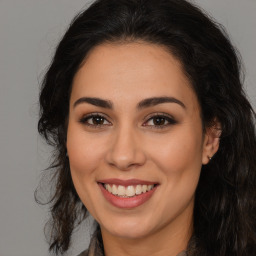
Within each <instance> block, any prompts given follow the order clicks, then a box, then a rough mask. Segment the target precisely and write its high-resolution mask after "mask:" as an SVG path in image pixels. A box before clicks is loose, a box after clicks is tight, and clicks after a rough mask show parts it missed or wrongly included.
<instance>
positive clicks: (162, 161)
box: [151, 129, 202, 175]
mask: <svg viewBox="0 0 256 256" xmlns="http://www.w3.org/2000/svg"><path fill="white" fill-rule="evenodd" d="M201 137H202V136H201V134H199V133H197V132H196V131H195V132H192V131H190V132H187V131H186V129H185V130H184V131H180V132H177V133H175V134H173V135H172V134H170V135H169V136H168V137H166V138H164V140H159V139H158V140H156V141H155V142H154V150H152V152H151V157H152V158H153V159H154V162H156V163H157V164H158V165H159V166H161V167H162V168H161V169H163V170H165V171H167V172H170V173H177V174H180V175H181V174H182V173H183V172H185V171H189V170H192V169H195V168H196V169H198V168H199V169H201V158H202V146H201V144H202V139H201Z"/></svg>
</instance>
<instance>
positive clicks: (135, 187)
mask: <svg viewBox="0 0 256 256" xmlns="http://www.w3.org/2000/svg"><path fill="white" fill-rule="evenodd" d="M97 183H98V185H99V187H100V190H101V192H102V195H103V196H104V198H105V199H106V200H107V201H108V202H109V203H110V204H112V205H113V206H115V207H118V208H126V209H131V208H135V207H138V206H140V205H142V204H144V203H146V202H147V201H148V200H150V198H151V197H152V196H153V194H154V193H155V191H156V190H157V188H158V187H159V184H158V183H154V182H150V181H142V180H137V179H130V180H120V179H107V180H101V181H98V182H97Z"/></svg>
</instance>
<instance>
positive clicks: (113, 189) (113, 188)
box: [109, 185, 118, 195]
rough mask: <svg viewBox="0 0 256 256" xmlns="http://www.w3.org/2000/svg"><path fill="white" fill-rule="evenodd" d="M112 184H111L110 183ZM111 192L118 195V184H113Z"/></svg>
mask: <svg viewBox="0 0 256 256" xmlns="http://www.w3.org/2000/svg"><path fill="white" fill-rule="evenodd" d="M109 186H110V185H109ZM109 192H110V193H112V194H113V195H117V194H118V191H117V186H116V185H113V186H112V191H109Z"/></svg>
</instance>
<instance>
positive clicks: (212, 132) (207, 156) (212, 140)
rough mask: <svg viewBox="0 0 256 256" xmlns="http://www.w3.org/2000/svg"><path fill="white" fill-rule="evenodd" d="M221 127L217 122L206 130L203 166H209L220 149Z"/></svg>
mask: <svg viewBox="0 0 256 256" xmlns="http://www.w3.org/2000/svg"><path fill="white" fill-rule="evenodd" d="M220 136H221V125H220V123H219V122H217V121H216V120H215V121H214V125H213V126H210V127H208V128H206V132H205V135H204V143H203V154H202V164H208V163H209V161H211V159H212V157H213V156H214V155H215V154H216V152H217V151H218V149H219V144H220Z"/></svg>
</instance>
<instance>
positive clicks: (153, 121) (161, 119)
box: [143, 114, 177, 129]
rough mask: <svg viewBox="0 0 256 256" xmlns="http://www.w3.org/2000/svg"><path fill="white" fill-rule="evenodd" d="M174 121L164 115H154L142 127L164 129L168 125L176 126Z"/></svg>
mask: <svg viewBox="0 0 256 256" xmlns="http://www.w3.org/2000/svg"><path fill="white" fill-rule="evenodd" d="M176 123H177V122H176V120H174V118H173V117H171V116H169V115H166V114H155V115H154V116H151V117H150V118H149V119H148V120H147V121H146V122H145V123H143V126H150V127H151V128H160V129H161V128H165V127H167V126H169V125H173V124H176Z"/></svg>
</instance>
